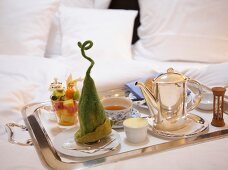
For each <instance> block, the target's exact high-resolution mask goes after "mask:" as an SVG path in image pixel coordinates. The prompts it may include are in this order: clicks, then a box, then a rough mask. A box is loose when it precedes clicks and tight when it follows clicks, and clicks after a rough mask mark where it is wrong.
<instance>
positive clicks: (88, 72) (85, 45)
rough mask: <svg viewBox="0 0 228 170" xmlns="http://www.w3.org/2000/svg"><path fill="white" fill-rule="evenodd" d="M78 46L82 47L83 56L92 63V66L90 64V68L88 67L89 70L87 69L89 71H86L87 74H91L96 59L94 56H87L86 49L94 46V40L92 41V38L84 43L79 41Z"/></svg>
mask: <svg viewBox="0 0 228 170" xmlns="http://www.w3.org/2000/svg"><path fill="white" fill-rule="evenodd" d="M78 46H79V48H81V53H82V56H83V57H84V58H85V59H87V60H89V62H90V63H91V64H90V66H89V68H88V70H87V72H86V74H87V75H90V71H91V69H92V67H93V65H94V61H93V59H92V58H90V57H88V56H86V54H85V50H88V49H90V48H91V47H92V46H93V42H92V41H91V40H87V41H85V42H84V43H83V44H82V43H81V42H80V41H79V42H78Z"/></svg>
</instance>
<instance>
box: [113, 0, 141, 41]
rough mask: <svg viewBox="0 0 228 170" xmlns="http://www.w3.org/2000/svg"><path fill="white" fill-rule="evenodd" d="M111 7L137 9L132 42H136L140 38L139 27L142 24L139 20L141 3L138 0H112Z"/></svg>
mask: <svg viewBox="0 0 228 170" xmlns="http://www.w3.org/2000/svg"><path fill="white" fill-rule="evenodd" d="M109 9H131V10H137V11H138V15H137V17H136V18H135V24H134V30H133V37H132V44H134V43H135V42H136V41H137V40H138V39H139V37H138V34H137V28H138V27H139V25H140V21H139V15H140V13H139V4H138V0H112V1H111V3H110V5H109Z"/></svg>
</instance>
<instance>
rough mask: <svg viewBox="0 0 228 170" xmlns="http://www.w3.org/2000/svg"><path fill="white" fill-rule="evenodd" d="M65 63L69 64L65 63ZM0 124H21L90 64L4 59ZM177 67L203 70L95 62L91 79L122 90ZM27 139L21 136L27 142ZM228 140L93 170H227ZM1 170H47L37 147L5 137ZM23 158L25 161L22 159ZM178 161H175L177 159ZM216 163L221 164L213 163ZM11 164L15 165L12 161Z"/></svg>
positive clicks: (1, 58) (0, 137)
mask: <svg viewBox="0 0 228 170" xmlns="http://www.w3.org/2000/svg"><path fill="white" fill-rule="evenodd" d="M12 61H14V62H12ZM63 61H64V62H63ZM0 63H1V64H0V65H1V67H0V79H1V81H0V82H1V87H0V94H1V95H0V121H1V122H2V123H6V122H12V121H15V122H20V123H21V122H22V121H21V120H22V117H21V114H20V109H21V107H22V106H23V105H24V104H27V103H30V102H33V101H38V100H46V99H48V96H49V94H48V91H47V88H48V83H50V82H51V81H52V79H53V78H54V77H59V78H60V79H62V80H64V78H65V77H66V76H67V75H68V74H69V72H72V73H73V75H75V76H83V75H84V74H85V71H86V69H87V66H88V64H89V63H88V62H87V61H86V60H85V63H84V64H83V63H80V64H79V63H76V62H74V58H69V59H68V60H66V59H64V60H63V58H61V57H60V58H58V59H55V60H54V59H46V58H43V59H42V58H32V57H29V56H28V57H22V56H21V57H20V58H19V57H17V56H4V55H1V56H0ZM170 66H174V68H176V69H177V70H179V71H183V70H185V69H187V68H193V67H199V66H200V65H199V64H196V63H187V64H183V63H174V62H170V63H169V62H165V63H163V62H145V61H132V60H119V61H118V60H115V61H114V60H107V61H106V60H102V61H96V64H95V66H94V70H92V76H93V78H94V80H95V82H96V84H97V87H98V90H107V89H112V88H116V87H120V86H123V84H125V83H126V82H128V81H131V80H134V79H137V78H139V77H142V76H145V75H148V74H150V73H152V72H153V71H154V70H153V69H155V70H157V71H161V70H166V69H167V68H168V67H170ZM23 136H24V134H22V135H21V136H19V138H21V137H23ZM227 142H228V139H227V138H226V139H223V140H218V141H212V142H208V143H205V144H200V145H195V146H191V147H186V148H182V149H177V150H173V151H168V152H163V153H159V154H155V155H147V156H143V157H140V158H134V159H131V160H126V161H120V162H117V163H112V164H108V165H104V166H100V167H96V168H91V169H106V168H107V169H118V170H119V169H141V168H142V163H143V169H151V168H155V169H168V168H170V167H172V169H200V170H201V169H215V167H216V169H227V168H228V164H226V163H224V162H225V161H226V160H227V159H228V156H227V153H228V145H227ZM0 151H1V155H0V158H1V159H0V165H1V169H23V170H24V169H43V168H44V167H42V165H41V163H40V161H39V158H38V156H37V154H36V151H35V149H34V147H21V146H17V145H12V144H10V143H8V141H7V138H6V135H0ZM22 153H23V156H21V154H22ZM174 155H175V160H178V162H173V156H174ZM214 158H216V159H214ZM9 160H10V161H9Z"/></svg>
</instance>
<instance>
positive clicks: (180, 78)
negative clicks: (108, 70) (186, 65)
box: [136, 68, 202, 131]
mask: <svg viewBox="0 0 228 170" xmlns="http://www.w3.org/2000/svg"><path fill="white" fill-rule="evenodd" d="M151 81H152V82H151V83H152V89H151V88H149V87H147V86H146V85H145V84H144V83H141V82H136V85H137V86H138V87H140V89H141V91H142V93H143V95H144V98H145V100H146V103H147V106H148V108H149V110H150V113H151V114H152V116H153V118H154V120H153V121H154V124H153V126H154V128H155V129H157V130H166V131H173V130H178V129H180V128H182V127H184V125H185V122H186V115H187V113H188V112H189V111H191V110H193V109H194V108H195V107H197V106H198V104H199V103H200V100H201V91H202V87H201V85H200V83H199V82H197V81H195V80H191V79H189V78H188V77H186V76H184V75H182V74H180V73H177V72H175V71H174V70H173V68H169V69H168V70H167V73H163V74H161V75H160V76H158V77H157V78H155V79H153V80H151ZM190 86H191V87H193V88H192V89H191V90H192V92H193V93H194V94H195V95H194V99H193V100H192V101H193V103H192V104H191V105H190V106H189V107H187V101H186V100H187V87H190Z"/></svg>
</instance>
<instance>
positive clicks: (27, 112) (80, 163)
mask: <svg viewBox="0 0 228 170" xmlns="http://www.w3.org/2000/svg"><path fill="white" fill-rule="evenodd" d="M43 107H47V106H46V105H45V103H38V104H37V103H36V104H30V105H28V106H25V107H24V108H23V110H22V114H23V118H24V121H25V124H26V126H27V128H28V131H29V133H30V135H31V138H32V141H33V144H34V146H35V149H36V151H37V153H38V155H39V157H40V160H41V162H42V163H43V165H44V166H46V167H47V168H48V169H85V168H88V167H93V166H98V165H99V166H100V165H103V164H107V163H111V162H116V161H120V160H126V159H130V158H133V157H137V156H138V157H140V156H143V155H144V154H154V153H157V152H161V151H165V150H170V149H176V148H180V147H184V146H188V145H192V144H197V143H201V142H206V141H211V140H215V139H219V138H225V137H227V136H228V129H225V130H219V131H216V132H212V133H207V134H202V135H199V136H197V137H196V136H194V137H189V138H184V139H178V140H173V141H168V142H165V143H161V144H156V145H151V146H148V147H144V148H142V149H135V150H132V151H126V152H123V153H118V152H113V153H112V154H111V155H102V156H100V157H99V158H93V157H92V158H90V159H81V160H77V161H75V160H72V159H67V158H66V157H62V155H60V154H58V153H57V152H56V150H55V148H54V147H53V145H52V142H51V140H50V137H49V136H48V134H47V132H46V130H45V128H44V127H43V125H42V122H40V119H39V117H38V114H39V110H40V108H43ZM47 108H48V107H47ZM198 121H200V120H198Z"/></svg>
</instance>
